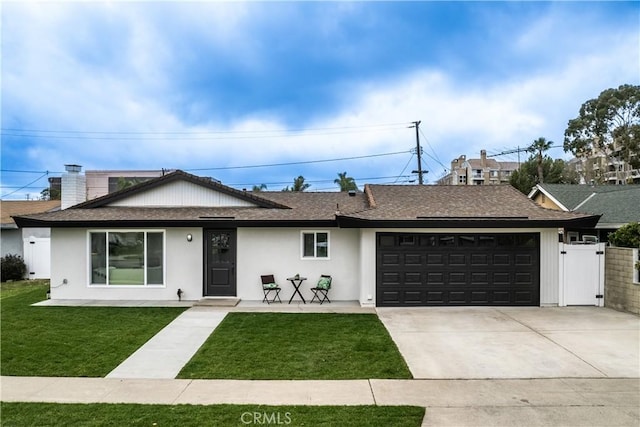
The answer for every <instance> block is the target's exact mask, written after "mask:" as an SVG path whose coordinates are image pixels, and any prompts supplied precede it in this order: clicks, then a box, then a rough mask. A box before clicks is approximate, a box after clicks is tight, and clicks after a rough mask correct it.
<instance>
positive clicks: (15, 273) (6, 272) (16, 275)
mask: <svg viewBox="0 0 640 427" xmlns="http://www.w3.org/2000/svg"><path fill="white" fill-rule="evenodd" d="M0 265H1V267H0V275H1V276H2V281H3V282H6V281H7V280H22V278H23V277H24V275H25V273H26V272H27V264H25V263H24V261H23V260H22V257H21V256H20V255H11V254H9V255H5V256H3V257H2V258H1V259H0Z"/></svg>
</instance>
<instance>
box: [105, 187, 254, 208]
mask: <svg viewBox="0 0 640 427" xmlns="http://www.w3.org/2000/svg"><path fill="white" fill-rule="evenodd" d="M109 206H135V207H144V206H162V207H175V206H209V207H219V206H222V207H230V206H255V204H253V203H250V202H247V201H244V200H240V199H238V198H237V197H234V196H230V195H227V194H224V193H220V192H218V191H214V190H211V189H210V188H205V187H203V186H201V185H196V184H193V183H191V182H186V181H176V182H171V183H169V184H166V185H163V186H161V187H158V188H152V189H151V190H147V191H144V192H142V193H140V194H136V195H133V196H131V197H127V198H125V199H123V200H118V201H117V202H113V203H110V204H109Z"/></svg>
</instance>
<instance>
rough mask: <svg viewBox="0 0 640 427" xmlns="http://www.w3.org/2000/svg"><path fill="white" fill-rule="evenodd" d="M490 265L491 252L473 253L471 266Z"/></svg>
mask: <svg viewBox="0 0 640 427" xmlns="http://www.w3.org/2000/svg"><path fill="white" fill-rule="evenodd" d="M488 265H489V254H471V266H472V267H476V266H480V267H484V266H488Z"/></svg>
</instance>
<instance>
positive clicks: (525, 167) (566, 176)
mask: <svg viewBox="0 0 640 427" xmlns="http://www.w3.org/2000/svg"><path fill="white" fill-rule="evenodd" d="M542 175H543V176H544V177H545V178H544V182H546V183H549V184H577V183H578V179H577V175H576V174H575V173H572V172H571V171H569V168H568V166H567V164H566V163H565V161H564V160H562V159H556V160H553V159H552V158H551V157H549V156H544V158H543V159H542ZM538 179H539V173H538V160H537V158H536V156H531V157H529V159H528V160H527V161H526V162H524V163H523V164H522V165H521V166H520V169H519V170H517V171H514V172H513V174H512V175H511V179H510V180H509V183H510V184H511V185H512V186H514V187H515V188H517V189H518V190H520V192H522V193H524V194H529V192H530V191H531V189H532V188H533V187H534V186H535V185H536V184H539V183H540V182H539V181H538Z"/></svg>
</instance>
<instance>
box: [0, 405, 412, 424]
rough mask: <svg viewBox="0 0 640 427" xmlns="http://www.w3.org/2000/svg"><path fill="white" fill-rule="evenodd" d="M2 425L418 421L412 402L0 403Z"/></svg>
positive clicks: (405, 422)
mask: <svg viewBox="0 0 640 427" xmlns="http://www.w3.org/2000/svg"><path fill="white" fill-rule="evenodd" d="M1 409H2V425H3V426H34V425H37V426H58V425H82V426H123V425H127V426H174V425H180V426H243V425H256V424H257V425H274V424H275V425H291V426H302V425H304V426H345V427H356V426H363V427H364V426H398V427H404V426H406V427H416V426H420V425H421V423H422V419H423V417H424V412H425V409H424V408H420V407H415V406H258V405H207V406H202V405H138V404H117V405H114V404H55V403H7V402H2V404H1Z"/></svg>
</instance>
